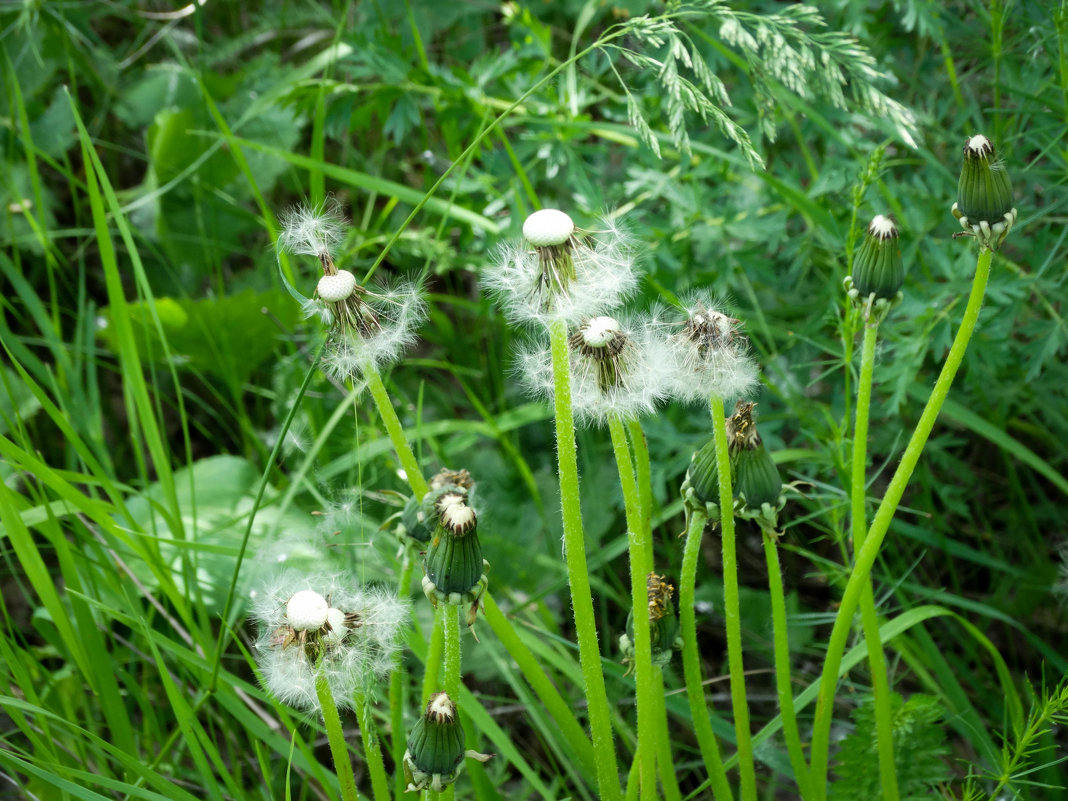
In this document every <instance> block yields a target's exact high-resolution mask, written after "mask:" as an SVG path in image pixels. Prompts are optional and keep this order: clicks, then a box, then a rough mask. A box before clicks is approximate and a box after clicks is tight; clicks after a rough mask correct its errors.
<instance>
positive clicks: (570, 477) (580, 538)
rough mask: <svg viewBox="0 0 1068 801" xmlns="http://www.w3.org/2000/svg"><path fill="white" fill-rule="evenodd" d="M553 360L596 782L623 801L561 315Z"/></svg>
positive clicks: (567, 535) (571, 577)
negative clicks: (593, 587)
mask: <svg viewBox="0 0 1068 801" xmlns="http://www.w3.org/2000/svg"><path fill="white" fill-rule="evenodd" d="M549 339H550V347H551V352H552V365H553V410H554V413H555V417H556V458H557V470H558V472H559V479H560V506H561V510H562V514H563V527H564V549H565V556H566V561H567V578H568V583H569V585H570V587H571V607H572V610H573V611H574V614H575V631H576V635H577V639H578V648H579V664H580V666H581V668H582V677H583V682H584V684H585V685H586V687H585V689H586V699H587V702H588V704H589V716H590V734H591V739H592V740H593V751H594V754H596V756H597V784H598V787H599V789H600V793H601V799H602V801H618V799H619V798H620V796H621V789H620V785H619V771H618V768H617V766H616V752H615V745H614V743H613V738H612V719H611V714H610V712H609V708H608V693H607V691H606V690H605V684H604V672H603V671H602V669H601V651H600V648H599V647H598V644H597V622H596V619H595V618H594V615H593V594H592V592H591V590H590V576H589V568H588V566H587V564H586V541H585V534H584V532H583V528H582V505H581V501H580V497H579V477H578V448H577V447H576V443H575V420H574V415H573V412H572V409H571V365H570V359H569V354H568V347H567V325H566V324H565V323H564V322H563V321H562V320H557V321H555V322H553V323H552V325H551V327H550V329H549Z"/></svg>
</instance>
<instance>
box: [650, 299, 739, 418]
mask: <svg viewBox="0 0 1068 801" xmlns="http://www.w3.org/2000/svg"><path fill="white" fill-rule="evenodd" d="M655 317H656V323H655V327H658V328H661V329H664V330H666V331H668V332H669V336H668V340H669V342H670V346H671V347H670V354H671V360H672V366H673V371H672V372H673V374H672V380H671V395H672V397H674V398H677V399H678V400H680V401H682V402H684V403H707V402H708V399H709V398H710V397H711V396H713V395H716V396H718V397H720V398H725V399H737V398H745V397H747V396H748V395H749V394H750V393H752V391H753V390H754V389H755V388H756V386H757V382H758V379H759V372H758V368H757V365H756V362H755V361H754V360H753V358H752V356H751V355H750V352H749V351H750V346H749V339H748V337H746V336H745V335H744V334H742V333H741V322H740V321H739V320H736V319H734V318H733V317H731V316H730V315H728V314H726V313H724V312H723V311H721V310H720V305H719V304H718V303H717V301H716V300H715V298H713V297H712V296H711V295H710V294H709V293H704V292H701V293H696V294H694V295H692V296H691V297H689V298H688V299H687V300H686V302H685V305H684V307H683V309H682V310H681V313H680V311H675V310H672V311H671V312H663V311H658V312H657V314H656V315H655Z"/></svg>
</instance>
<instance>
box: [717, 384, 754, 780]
mask: <svg viewBox="0 0 1068 801" xmlns="http://www.w3.org/2000/svg"><path fill="white" fill-rule="evenodd" d="M709 407H710V409H711V412H712V431H713V435H714V437H715V442H716V469H717V471H718V473H719V509H720V521H719V524H720V530H721V533H722V537H723V540H722V543H723V616H724V618H725V620H726V624H727V664H728V666H729V668H730V674H731V708H732V710H733V712H734V733H735V736H736V738H737V741H738V773H739V778H740V783H741V798H742V801H756V797H757V795H756V766H755V764H754V762H753V741H752V734H751V732H750V731H749V702H748V700H747V698H746V693H745V668H744V666H743V663H742V617H741V611H740V608H741V604H740V602H739V599H738V562H737V556H736V553H735V543H734V493H733V491H732V488H731V463H730V453H729V452H728V447H727V421H726V417H725V416H724V413H723V399H722V398H720V397H717V396H715V395H713V396H712V398H711V399H710V402H709Z"/></svg>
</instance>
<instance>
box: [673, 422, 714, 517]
mask: <svg viewBox="0 0 1068 801" xmlns="http://www.w3.org/2000/svg"><path fill="white" fill-rule="evenodd" d="M682 499H683V502H684V503H685V504H686V507H687V508H688V509H690V510H694V511H700V512H703V513H704V514H706V515H707V516H708V518H709V520H713V521H715V520H719V466H718V465H717V463H716V440H715V439H710V440H709V441H708V442H706V443H705V444H704V445H702V446H701V448H700V450H698V451H696V452H695V453H694V455H693V458H692V459H690V466H689V468H687V470H686V478H685V479H684V480H683V482H682Z"/></svg>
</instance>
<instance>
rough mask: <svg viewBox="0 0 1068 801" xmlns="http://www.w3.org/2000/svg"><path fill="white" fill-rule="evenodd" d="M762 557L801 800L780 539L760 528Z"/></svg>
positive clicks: (803, 777) (808, 792)
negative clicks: (765, 561) (766, 570)
mask: <svg viewBox="0 0 1068 801" xmlns="http://www.w3.org/2000/svg"><path fill="white" fill-rule="evenodd" d="M762 533H763V537H764V557H765V559H766V560H767V563H768V590H769V592H770V593H771V625H772V632H773V638H774V644H775V689H776V691H777V692H778V694H779V712H780V713H781V714H782V734H783V737H784V738H785V740H786V752H787V753H788V754H789V755H790V765H791V766H792V767H793V769H794V780H795V781H796V782H797V792H798V795H800V797H801V798H802V800H803V801H808V799H810V798H812V784H811V782H810V781H809V774H808V763H807V762H806V761H805V752H804V749H803V748H802V746H801V733H800V731H799V730H798V728H797V714H796V712H795V711H794V689H793V682H792V680H791V678H790V641H789V636H788V634H789V629H788V627H787V623H786V593H785V592H784V590H783V586H782V567H781V566H780V564H779V543H778V542H777V538H776V536H775V532H774V531H769V530H768V529H763V532H762Z"/></svg>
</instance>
